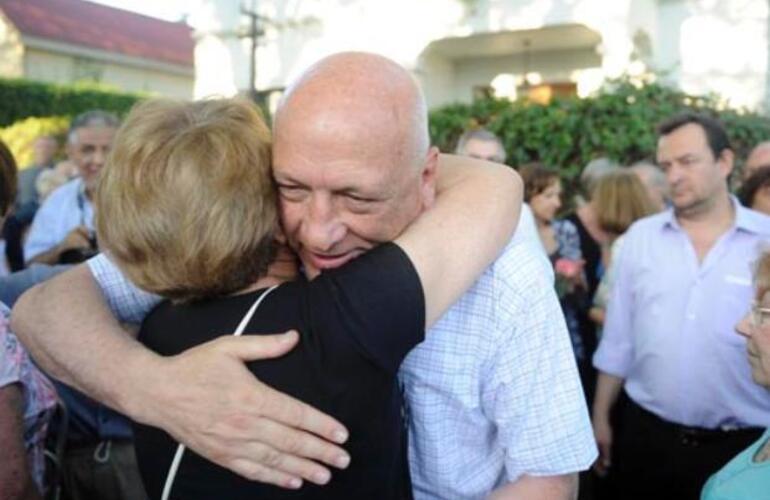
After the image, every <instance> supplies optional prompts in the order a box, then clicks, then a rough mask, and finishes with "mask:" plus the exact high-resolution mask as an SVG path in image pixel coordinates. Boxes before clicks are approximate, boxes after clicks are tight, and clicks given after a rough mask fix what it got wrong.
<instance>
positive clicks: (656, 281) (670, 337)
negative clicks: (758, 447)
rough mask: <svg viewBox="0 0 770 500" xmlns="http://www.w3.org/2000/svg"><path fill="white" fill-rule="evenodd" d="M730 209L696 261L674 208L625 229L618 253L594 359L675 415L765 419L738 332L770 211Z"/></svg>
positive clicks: (636, 395)
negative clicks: (728, 220) (723, 227)
mask: <svg viewBox="0 0 770 500" xmlns="http://www.w3.org/2000/svg"><path fill="white" fill-rule="evenodd" d="M733 206H734V207H735V223H734V224H733V227H731V228H730V229H729V230H728V231H727V232H726V233H725V234H724V235H722V237H721V238H719V240H718V241H717V242H716V243H715V244H714V246H713V247H712V248H711V250H710V251H709V252H708V254H707V255H706V257H705V258H704V260H703V262H702V263H699V262H698V259H697V256H696V255H695V250H694V249H693V246H692V244H691V243H690V240H689V238H688V236H687V233H685V232H684V230H683V229H682V227H681V226H680V225H679V222H677V220H676V217H674V212H673V210H672V209H669V210H667V211H665V212H663V213H661V214H658V215H653V216H651V217H647V218H645V219H642V220H641V221H639V222H637V223H636V224H634V225H633V226H631V228H630V229H629V230H628V232H627V233H626V236H625V241H624V243H623V248H622V250H621V252H620V254H619V255H618V258H617V274H616V276H615V283H614V285H613V288H612V291H611V294H610V299H609V304H608V306H607V320H606V322H605V323H604V334H603V336H602V340H601V343H600V344H599V348H598V349H597V351H596V354H595V355H594V365H595V366H596V368H598V369H599V370H601V371H603V372H605V373H609V374H611V375H615V376H617V377H620V378H623V379H625V390H626V392H627V393H628V395H629V396H630V397H631V399H633V400H634V401H635V402H636V403H637V404H638V405H640V406H642V407H644V408H645V409H647V410H648V411H650V412H652V413H655V414H656V415H658V416H659V417H661V418H664V419H666V420H668V421H671V422H676V423H679V424H683V425H688V426H695V427H706V428H709V429H716V428H720V427H723V428H724V427H746V426H755V427H767V426H770V392H768V391H767V389H765V388H763V387H761V386H759V385H757V384H755V383H754V382H753V381H752V379H751V368H750V366H749V362H748V358H747V356H746V339H744V338H743V337H742V336H740V335H738V334H737V333H736V332H735V324H736V323H737V322H738V320H739V319H740V318H741V317H742V316H743V315H744V314H746V312H747V311H748V310H749V307H750V305H751V299H752V298H753V296H754V290H753V287H752V281H751V266H752V262H753V261H755V260H756V258H757V255H758V250H759V248H760V246H761V245H762V244H763V242H765V243H766V242H767V241H770V217H767V216H765V215H762V214H760V213H758V212H754V211H753V210H748V209H746V208H743V207H742V206H741V205H740V204H739V203H738V202H737V201H736V200H735V199H733Z"/></svg>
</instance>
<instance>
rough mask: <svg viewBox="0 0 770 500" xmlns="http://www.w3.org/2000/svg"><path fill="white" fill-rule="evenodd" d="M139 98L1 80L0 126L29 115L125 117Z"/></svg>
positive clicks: (92, 89)
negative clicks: (104, 114) (90, 112)
mask: <svg viewBox="0 0 770 500" xmlns="http://www.w3.org/2000/svg"><path fill="white" fill-rule="evenodd" d="M141 98H142V96H140V95H138V94H127V93H119V92H116V91H113V90H110V89H109V88H105V87H100V86H95V85H94V84H89V85H84V84H78V85H69V86H65V85H53V84H50V83H41V82H32V81H28V80H21V79H0V127H6V126H8V125H11V124H13V123H16V122H17V121H19V120H22V119H24V118H28V117H30V116H37V117H41V116H69V117H72V116H75V115H78V114H80V113H82V112H84V111H87V110H89V109H95V108H98V109H103V110H105V111H112V112H115V113H118V114H125V113H126V112H127V111H128V110H129V109H131V106H133V105H134V103H135V102H136V101H138V100H140V99H141Z"/></svg>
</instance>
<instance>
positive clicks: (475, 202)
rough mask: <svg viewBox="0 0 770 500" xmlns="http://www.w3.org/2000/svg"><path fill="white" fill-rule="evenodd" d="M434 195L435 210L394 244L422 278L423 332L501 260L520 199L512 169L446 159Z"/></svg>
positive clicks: (517, 211) (471, 161) (516, 175)
mask: <svg viewBox="0 0 770 500" xmlns="http://www.w3.org/2000/svg"><path fill="white" fill-rule="evenodd" d="M436 190H437V196H436V201H435V203H434V205H433V206H432V207H431V208H429V209H428V210H426V211H425V212H424V213H423V214H422V215H421V216H420V217H419V218H418V219H417V220H416V221H415V222H414V223H413V224H412V225H410V226H409V227H408V228H407V229H406V230H405V231H404V233H403V234H402V235H401V236H399V237H398V238H397V239H396V241H395V243H396V244H398V245H399V246H400V247H401V248H402V249H403V250H404V251H405V252H406V254H407V255H408V256H409V258H410V259H411V261H412V263H413V264H414V266H415V268H416V269H417V274H418V275H419V276H420V281H421V282H422V286H423V290H424V292H425V302H426V308H425V318H426V323H427V325H426V326H431V325H432V324H433V323H434V322H436V320H438V318H440V317H441V315H442V314H444V312H446V310H447V309H448V308H449V307H450V306H451V305H452V304H453V303H454V302H456V301H457V300H458V299H459V298H460V297H461V296H462V294H463V293H465V291H467V290H468V288H470V287H471V285H473V283H474V282H475V281H476V279H478V277H479V276H480V275H481V274H482V273H483V272H484V269H486V268H487V267H488V266H489V265H490V264H491V263H492V262H494V260H495V259H496V258H497V257H498V256H499V255H500V253H501V252H502V250H503V248H504V247H505V245H506V244H507V243H508V242H509V241H510V239H511V237H512V236H513V233H514V231H515V229H516V226H517V224H518V221H519V214H520V212H521V203H522V197H523V186H522V182H521V178H520V177H519V175H518V174H517V173H516V172H514V171H513V169H511V168H509V167H506V166H504V165H499V164H497V163H489V162H485V161H481V160H475V159H471V158H465V157H459V156H449V155H442V156H441V157H440V164H439V171H438V181H437V186H436Z"/></svg>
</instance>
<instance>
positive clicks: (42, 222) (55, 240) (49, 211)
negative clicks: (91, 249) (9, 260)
mask: <svg viewBox="0 0 770 500" xmlns="http://www.w3.org/2000/svg"><path fill="white" fill-rule="evenodd" d="M62 187H64V186H62ZM59 189H61V188H59ZM60 194H61V193H59V192H57V191H54V192H53V193H51V196H49V197H48V199H47V200H45V201H44V202H43V204H42V206H41V207H40V208H39V209H38V211H37V213H36V214H35V218H34V219H32V225H31V226H30V229H29V234H28V235H27V239H26V241H25V242H24V260H25V261H26V262H29V261H30V260H31V259H33V258H35V257H37V256H38V255H40V254H41V253H43V252H47V251H48V250H50V249H52V248H53V247H55V246H56V245H58V244H59V242H61V241H62V240H63V239H64V237H66V234H65V235H63V236H62V235H61V230H60V229H59V226H60V224H59V220H58V218H59V216H60V214H61V213H62V207H61V199H62V197H61V196H60Z"/></svg>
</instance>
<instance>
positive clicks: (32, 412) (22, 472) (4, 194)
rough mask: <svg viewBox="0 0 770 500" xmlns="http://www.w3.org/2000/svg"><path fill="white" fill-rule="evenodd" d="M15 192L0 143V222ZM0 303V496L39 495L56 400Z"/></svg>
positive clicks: (10, 162) (8, 499) (23, 499)
mask: <svg viewBox="0 0 770 500" xmlns="http://www.w3.org/2000/svg"><path fill="white" fill-rule="evenodd" d="M15 197H16V162H15V161H14V159H13V156H12V155H11V152H10V151H9V150H8V148H7V147H6V145H5V144H3V143H2V142H0V214H1V215H0V222H2V219H3V218H4V217H5V215H7V213H8V210H9V209H10V207H11V204H12V203H13V201H14V199H15ZM9 314H10V310H9V309H8V308H7V307H6V306H5V305H4V304H3V303H2V302H0V450H2V451H0V498H2V499H3V500H33V499H40V498H42V493H43V473H44V469H45V463H44V458H43V441H44V439H45V435H46V431H47V427H48V421H49V419H50V417H51V414H52V411H53V408H54V406H55V405H56V393H55V392H54V389H53V386H52V385H51V383H50V381H49V380H48V379H47V378H46V377H45V376H44V375H43V374H42V373H40V371H39V370H38V369H37V368H36V367H35V366H34V365H33V364H32V361H31V360H30V358H29V355H28V354H27V352H26V351H25V350H24V347H23V346H22V345H21V344H20V343H19V341H18V340H17V339H16V336H15V335H14V334H13V333H12V332H11V331H10V330H9V329H8V316H9Z"/></svg>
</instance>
